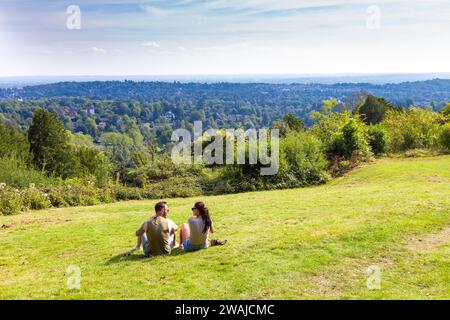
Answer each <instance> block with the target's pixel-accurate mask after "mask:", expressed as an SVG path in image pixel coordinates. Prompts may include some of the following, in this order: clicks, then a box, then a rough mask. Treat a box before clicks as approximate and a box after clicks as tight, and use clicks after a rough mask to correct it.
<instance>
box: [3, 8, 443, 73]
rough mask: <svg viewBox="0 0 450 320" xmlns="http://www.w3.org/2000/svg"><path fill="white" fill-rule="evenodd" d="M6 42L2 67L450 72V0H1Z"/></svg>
mask: <svg viewBox="0 0 450 320" xmlns="http://www.w3.org/2000/svg"><path fill="white" fill-rule="evenodd" d="M74 6H75V7H74ZM74 8H75V9H74ZM78 9H79V12H80V14H79V15H78V11H77V10H78ZM0 43H1V45H0V77H6V76H45V75H50V76H51V75H239V74H349V73H422V72H423V73H430V72H450V1H449V0H421V1H419V0H390V1H386V0H330V1H323V0H304V1H303V0H296V1H293V0H209V1H208V0H146V1H133V0H71V1H65V0H39V1H36V0H0Z"/></svg>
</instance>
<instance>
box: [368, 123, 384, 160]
mask: <svg viewBox="0 0 450 320" xmlns="http://www.w3.org/2000/svg"><path fill="white" fill-rule="evenodd" d="M367 133H368V135H369V145H370V148H371V149H372V152H373V153H374V154H375V155H377V156H379V155H381V154H383V153H385V152H386V132H385V131H384V129H383V128H382V127H381V126H379V125H373V126H370V127H369V130H368V132H367Z"/></svg>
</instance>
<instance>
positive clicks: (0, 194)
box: [0, 185, 23, 215]
mask: <svg viewBox="0 0 450 320" xmlns="http://www.w3.org/2000/svg"><path fill="white" fill-rule="evenodd" d="M22 209H23V198H22V197H21V194H20V191H19V190H12V189H10V188H6V187H4V186H3V185H2V186H1V187H0V212H1V213H2V214H5V215H10V214H14V213H18V212H20V211H22Z"/></svg>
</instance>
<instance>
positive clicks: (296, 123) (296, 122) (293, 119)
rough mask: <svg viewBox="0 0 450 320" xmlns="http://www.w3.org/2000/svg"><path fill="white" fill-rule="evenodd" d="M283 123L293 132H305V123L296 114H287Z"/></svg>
mask: <svg viewBox="0 0 450 320" xmlns="http://www.w3.org/2000/svg"><path fill="white" fill-rule="evenodd" d="M283 121H284V122H285V123H286V124H287V126H288V127H289V129H290V130H292V131H303V130H305V122H304V121H303V119H302V118H299V117H297V116H296V115H294V114H291V113H289V114H287V115H285V116H284V118H283Z"/></svg>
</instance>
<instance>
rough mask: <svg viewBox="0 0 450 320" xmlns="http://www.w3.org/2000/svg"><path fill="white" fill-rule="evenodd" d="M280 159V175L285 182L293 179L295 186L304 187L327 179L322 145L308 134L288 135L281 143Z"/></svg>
mask: <svg viewBox="0 0 450 320" xmlns="http://www.w3.org/2000/svg"><path fill="white" fill-rule="evenodd" d="M280 157H281V160H280V167H281V169H282V170H281V173H285V178H286V179H285V180H287V181H289V180H291V181H292V180H294V179H295V180H297V181H296V182H297V183H296V184H298V185H301V186H305V185H313V184H318V183H323V182H325V181H326V180H327V179H328V177H327V174H326V168H327V161H326V159H325V156H324V152H323V146H322V143H321V142H320V141H319V140H318V139H317V138H316V137H315V136H313V135H312V134H310V133H306V132H295V133H291V134H289V135H288V136H287V137H286V138H285V139H283V140H282V141H281V145H280ZM289 174H292V176H291V177H289Z"/></svg>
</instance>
